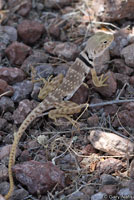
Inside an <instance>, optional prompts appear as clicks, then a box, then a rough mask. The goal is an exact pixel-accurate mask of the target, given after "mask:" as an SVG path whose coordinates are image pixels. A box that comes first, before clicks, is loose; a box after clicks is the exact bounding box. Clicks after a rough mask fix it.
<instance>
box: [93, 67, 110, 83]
mask: <svg viewBox="0 0 134 200" xmlns="http://www.w3.org/2000/svg"><path fill="white" fill-rule="evenodd" d="M91 75H92V81H93V83H94V85H95V86H96V87H105V86H107V84H106V83H105V82H106V80H107V79H108V76H106V77H105V78H104V74H102V75H101V76H97V74H96V71H95V69H91Z"/></svg>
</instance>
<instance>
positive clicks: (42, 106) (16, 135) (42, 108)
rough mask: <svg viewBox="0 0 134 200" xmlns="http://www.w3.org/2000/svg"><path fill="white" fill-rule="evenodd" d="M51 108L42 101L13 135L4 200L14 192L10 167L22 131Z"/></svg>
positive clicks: (13, 161)
mask: <svg viewBox="0 0 134 200" xmlns="http://www.w3.org/2000/svg"><path fill="white" fill-rule="evenodd" d="M51 107H52V106H51V105H50V104H49V105H47V103H45V100H44V101H42V102H41V103H40V104H39V105H38V106H37V107H36V108H35V109H34V110H33V111H32V112H31V113H30V114H29V115H28V116H27V117H26V119H25V120H24V121H23V123H22V124H21V126H20V127H19V130H18V131H17V132H16V133H14V141H13V144H12V148H11V151H10V156H9V164H8V174H9V182H10V188H9V191H8V193H7V194H6V195H5V197H4V198H5V199H6V200H7V199H9V198H10V196H11V195H12V193H13V190H14V180H13V173H12V166H13V165H14V164H15V156H16V149H17V146H18V143H19V141H20V139H21V136H22V135H23V133H24V131H25V130H26V129H27V127H28V126H29V124H30V123H31V122H32V121H33V120H34V119H35V118H37V117H38V116H39V115H40V114H42V113H43V112H44V111H46V110H48V109H50V108H51Z"/></svg>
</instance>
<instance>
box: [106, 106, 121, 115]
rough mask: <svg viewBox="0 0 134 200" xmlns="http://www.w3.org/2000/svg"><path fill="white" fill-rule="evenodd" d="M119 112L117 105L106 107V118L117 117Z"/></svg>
mask: <svg viewBox="0 0 134 200" xmlns="http://www.w3.org/2000/svg"><path fill="white" fill-rule="evenodd" d="M117 110H118V106H117V104H112V105H107V106H104V112H105V115H106V116H108V115H115V113H116V112H117Z"/></svg>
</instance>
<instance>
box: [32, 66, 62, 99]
mask: <svg viewBox="0 0 134 200" xmlns="http://www.w3.org/2000/svg"><path fill="white" fill-rule="evenodd" d="M31 72H32V82H33V83H36V82H40V81H42V82H43V84H44V86H43V87H42V88H41V89H40V92H39V94H38V98H39V99H40V100H44V99H45V98H46V96H47V95H48V94H49V93H50V92H52V91H54V90H55V89H56V88H57V87H59V85H60V84H61V83H62V81H63V78H64V76H63V74H59V75H57V76H56V77H54V78H52V75H51V76H50V77H49V78H48V80H46V79H45V78H43V77H40V76H39V78H38V79H35V77H36V75H37V72H36V70H35V69H34V67H32V66H31Z"/></svg>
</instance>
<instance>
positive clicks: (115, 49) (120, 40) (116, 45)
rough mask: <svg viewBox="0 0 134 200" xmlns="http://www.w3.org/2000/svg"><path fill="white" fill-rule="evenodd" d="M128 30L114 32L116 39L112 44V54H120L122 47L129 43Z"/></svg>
mask: <svg viewBox="0 0 134 200" xmlns="http://www.w3.org/2000/svg"><path fill="white" fill-rule="evenodd" d="M128 34H129V33H128V31H127V30H124V29H121V30H119V31H117V32H116V33H115V34H114V41H113V42H112V45H111V46H110V48H109V49H110V53H111V55H112V56H115V57H117V56H120V55H121V51H122V49H123V48H124V47H125V46H127V45H128V40H129V37H128Z"/></svg>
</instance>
